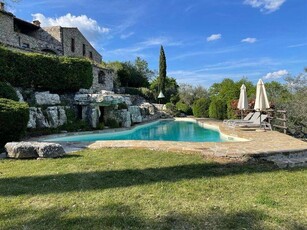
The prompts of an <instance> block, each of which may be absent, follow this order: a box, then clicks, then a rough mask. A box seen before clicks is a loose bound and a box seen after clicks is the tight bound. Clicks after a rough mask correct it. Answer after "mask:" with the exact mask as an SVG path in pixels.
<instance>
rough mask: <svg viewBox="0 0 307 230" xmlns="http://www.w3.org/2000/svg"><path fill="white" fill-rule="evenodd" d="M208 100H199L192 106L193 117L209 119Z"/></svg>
mask: <svg viewBox="0 0 307 230" xmlns="http://www.w3.org/2000/svg"><path fill="white" fill-rule="evenodd" d="M209 106H210V99H209V98H200V99H198V100H196V101H195V102H194V104H193V115H194V116H195V117H209Z"/></svg>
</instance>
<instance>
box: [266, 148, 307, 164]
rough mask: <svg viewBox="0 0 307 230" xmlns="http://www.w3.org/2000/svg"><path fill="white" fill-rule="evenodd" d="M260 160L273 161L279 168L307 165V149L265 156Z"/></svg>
mask: <svg viewBox="0 0 307 230" xmlns="http://www.w3.org/2000/svg"><path fill="white" fill-rule="evenodd" d="M261 160H265V161H269V162H273V163H274V164H275V165H277V166H278V167H279V168H294V167H307V150H306V151H302V152H289V153H282V154H275V155H270V156H265V157H261Z"/></svg>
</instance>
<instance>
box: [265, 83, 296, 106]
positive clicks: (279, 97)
mask: <svg viewBox="0 0 307 230" xmlns="http://www.w3.org/2000/svg"><path fill="white" fill-rule="evenodd" d="M265 89H266V92H267V95H268V98H269V101H270V102H271V103H272V104H274V105H275V106H277V107H278V106H279V105H281V104H282V103H284V102H287V101H288V100H290V99H291V93H290V91H289V90H288V89H287V87H286V86H285V85H282V84H281V83H279V82H276V81H271V82H268V83H265Z"/></svg>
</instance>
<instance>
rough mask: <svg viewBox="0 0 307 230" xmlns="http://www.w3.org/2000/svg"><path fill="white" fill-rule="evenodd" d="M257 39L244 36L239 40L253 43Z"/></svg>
mask: <svg viewBox="0 0 307 230" xmlns="http://www.w3.org/2000/svg"><path fill="white" fill-rule="evenodd" d="M256 41H257V38H244V39H242V40H241V42H246V43H255V42H256Z"/></svg>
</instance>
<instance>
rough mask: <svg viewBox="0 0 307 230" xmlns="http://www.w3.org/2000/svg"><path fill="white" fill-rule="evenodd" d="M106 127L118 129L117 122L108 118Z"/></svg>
mask: <svg viewBox="0 0 307 230" xmlns="http://www.w3.org/2000/svg"><path fill="white" fill-rule="evenodd" d="M106 126H109V127H110V128H112V129H114V128H119V127H120V126H119V123H118V121H117V120H115V119H113V118H108V119H107V121H106Z"/></svg>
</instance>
